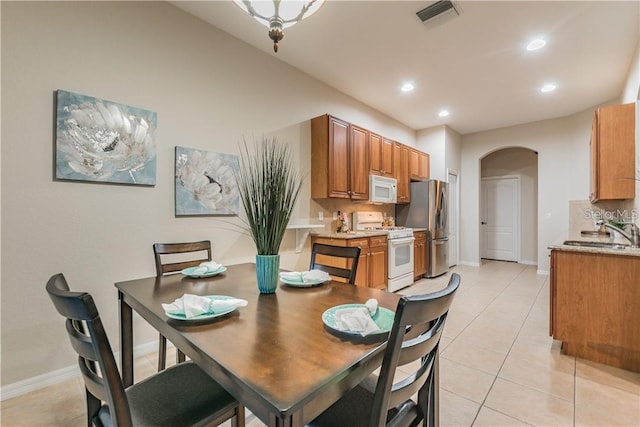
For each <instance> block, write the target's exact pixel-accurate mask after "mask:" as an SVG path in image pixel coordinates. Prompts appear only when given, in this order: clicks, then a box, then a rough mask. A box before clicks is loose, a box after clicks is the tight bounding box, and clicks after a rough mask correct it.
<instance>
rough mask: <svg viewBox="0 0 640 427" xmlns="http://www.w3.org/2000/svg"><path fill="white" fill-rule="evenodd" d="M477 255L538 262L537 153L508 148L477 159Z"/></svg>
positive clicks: (519, 148) (518, 148) (532, 262)
mask: <svg viewBox="0 0 640 427" xmlns="http://www.w3.org/2000/svg"><path fill="white" fill-rule="evenodd" d="M480 181H481V183H480V199H479V204H480V211H479V212H480V228H479V233H480V235H479V242H480V258H484V259H497V260H502V261H515V262H519V263H523V264H532V265H536V264H537V262H538V259H537V258H538V256H537V254H538V153H537V152H536V151H533V150H531V149H528V148H522V147H509V148H503V149H500V150H496V151H493V152H491V153H489V154H487V155H485V156H484V157H483V158H482V159H481V160H480Z"/></svg>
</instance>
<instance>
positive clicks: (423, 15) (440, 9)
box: [416, 0, 460, 22]
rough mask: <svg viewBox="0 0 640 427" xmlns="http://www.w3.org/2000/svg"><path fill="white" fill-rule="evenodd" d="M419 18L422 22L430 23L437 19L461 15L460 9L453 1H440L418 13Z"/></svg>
mask: <svg viewBox="0 0 640 427" xmlns="http://www.w3.org/2000/svg"><path fill="white" fill-rule="evenodd" d="M416 15H418V18H420V20H421V21H422V22H428V21H431V20H432V19H435V18H437V17H444V16H445V15H446V16H448V17H449V18H452V17H454V16H458V15H460V11H459V8H458V7H457V6H456V5H455V4H454V3H453V2H452V1H451V0H438V1H436V2H434V3H432V4H430V5H429V6H427V7H425V8H424V9H422V10H421V11H420V12H416Z"/></svg>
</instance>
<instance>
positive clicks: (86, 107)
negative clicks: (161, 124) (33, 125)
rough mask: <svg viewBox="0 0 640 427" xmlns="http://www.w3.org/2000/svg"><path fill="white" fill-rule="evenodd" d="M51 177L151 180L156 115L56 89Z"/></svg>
mask: <svg viewBox="0 0 640 427" xmlns="http://www.w3.org/2000/svg"><path fill="white" fill-rule="evenodd" d="M56 100H57V103H56V179H63V180H73V181H92V182H106V183H118V184H136V185H148V186H149V185H155V184H156V142H155V134H156V128H157V125H158V119H157V114H156V113H155V112H153V111H147V110H143V109H141V108H135V107H130V106H127V105H123V104H118V103H116V102H112V101H105V100H103V99H98V98H94V97H91V96H86V95H81V94H78V93H73V92H67V91H64V90H58V91H57V94H56Z"/></svg>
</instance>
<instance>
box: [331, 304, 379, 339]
mask: <svg viewBox="0 0 640 427" xmlns="http://www.w3.org/2000/svg"><path fill="white" fill-rule="evenodd" d="M370 301H372V300H369V301H367V306H365V307H355V308H341V309H339V310H336V311H335V313H333V318H334V319H335V321H336V326H337V327H338V329H340V330H341V331H347V332H358V333H359V334H360V335H362V336H363V337H364V336H366V335H369V334H372V333H374V332H380V328H379V327H378V325H376V322H374V321H373V319H372V318H371V316H372V314H374V313H375V310H377V308H378V302H377V301H375V300H373V301H375V310H374V311H373V312H372V313H371V312H370V309H371V308H372V307H370V306H372V304H371V303H370Z"/></svg>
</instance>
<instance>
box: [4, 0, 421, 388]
mask: <svg viewBox="0 0 640 427" xmlns="http://www.w3.org/2000/svg"><path fill="white" fill-rule="evenodd" d="M1 8H2V11H1V16H2V124H3V125H4V126H3V127H2V188H1V191H2V212H1V214H2V230H1V232H2V234H1V239H2V242H1V243H2V267H3V268H2V276H1V280H2V281H1V284H2V301H1V304H2V305H1V308H2V330H1V332H2V385H3V386H6V385H11V384H14V383H17V382H21V381H23V380H27V379H30V378H34V377H36V376H38V375H41V374H46V373H51V372H54V371H56V370H59V369H62V368H66V367H69V366H72V365H73V364H74V363H75V358H74V357H73V356H72V351H71V349H70V346H69V343H68V340H67V338H66V336H65V334H64V331H63V323H62V319H61V318H60V317H59V315H57V313H55V311H54V309H53V306H52V304H51V302H50V301H49V299H48V298H47V296H46V294H45V291H44V284H45V282H46V280H47V279H48V278H49V277H50V276H51V275H52V274H54V273H57V272H64V273H65V275H66V276H67V278H68V280H69V282H70V284H71V286H72V287H73V288H75V289H81V290H87V291H89V292H91V293H92V294H93V295H94V297H95V299H96V302H97V304H98V306H99V308H100V310H101V312H102V315H103V318H104V321H105V325H106V328H107V330H108V331H109V337H110V338H111V340H112V345H113V346H114V347H115V349H116V350H117V348H118V342H117V336H118V335H117V325H118V317H117V316H118V309H117V300H116V298H117V295H116V290H115V288H114V286H113V284H114V282H117V281H122V280H127V279H134V278H139V277H145V276H149V275H152V274H154V266H153V256H152V249H151V245H152V243H153V242H156V241H184V240H192V239H193V240H197V239H211V240H212V242H213V252H214V258H215V259H216V260H217V261H219V262H223V263H236V262H241V261H244V260H251V259H253V255H254V253H255V251H254V248H253V245H252V242H251V241H250V239H249V238H248V237H246V236H243V235H240V234H239V233H237V232H234V231H230V230H229V228H230V227H229V226H228V225H227V224H225V223H224V222H222V221H221V220H220V219H217V218H214V217H204V218H175V217H174V213H173V212H174V179H173V173H174V147H175V146H176V145H180V146H185V147H191V148H198V149H206V150H210V151H217V152H226V153H237V152H238V146H237V144H238V143H239V142H240V141H241V140H242V137H243V136H247V137H249V138H251V137H252V136H261V135H262V134H263V133H265V134H275V135H278V136H279V137H281V138H282V139H284V140H287V141H288V142H289V143H290V144H291V146H292V148H293V150H294V153H295V155H296V156H297V158H298V159H299V161H300V165H301V167H302V169H303V170H306V171H309V169H310V159H309V157H310V154H309V153H310V149H309V138H310V137H309V119H310V118H311V117H314V116H317V115H321V114H324V113H332V114H335V115H337V116H338V117H341V118H343V119H345V120H348V121H351V122H354V123H358V124H360V125H361V126H364V127H367V128H369V129H371V130H373V131H376V132H379V133H380V134H382V135H385V136H388V137H389V138H392V139H395V140H398V141H402V142H404V143H406V144H408V145H412V146H415V132H414V131H413V130H411V129H409V128H406V127H404V126H402V125H400V124H399V123H397V122H395V121H393V120H391V119H389V118H387V117H385V116H383V115H381V114H380V113H378V112H376V111H374V110H372V109H370V108H368V107H366V106H365V105H362V104H360V103H358V102H356V101H355V100H353V99H352V98H349V97H347V96H345V95H343V94H341V93H339V92H337V91H335V90H334V89H331V88H329V87H327V86H326V85H324V84H322V83H320V82H318V81H317V80H314V79H312V78H310V77H308V76H307V75H305V74H302V73H300V72H299V71H297V70H295V69H293V68H291V67H289V66H287V65H285V64H284V63H282V62H280V61H278V60H277V59H275V58H274V56H273V55H267V54H264V53H262V52H260V51H258V50H256V49H254V48H252V47H250V46H248V45H246V44H244V43H242V42H240V41H238V40H236V39H234V38H232V37H230V36H229V35H227V34H225V33H222V32H220V31H218V30H216V29H215V28H212V27H211V26H209V25H207V24H205V23H204V22H202V21H200V20H198V19H196V18H194V17H192V16H191V15H188V14H186V13H184V12H182V11H180V10H179V9H176V8H175V7H173V6H172V5H170V4H168V3H164V2H159V3H156V2H140V3H138V2H120V3H115V2H44V3H33V2H15V3H13V2H6V1H3V2H1ZM56 89H64V90H68V91H72V92H78V93H82V94H86V95H90V96H95V97H98V98H103V99H107V100H111V101H116V102H120V103H123V104H127V105H131V106H136V107H140V108H144V109H148V110H153V111H156V112H157V113H158V131H157V155H158V164H157V185H156V186H155V187H134V186H117V185H98V184H88V183H73V182H59V181H54V180H53V179H52V175H53V170H52V169H53V151H54V150H53V144H54V136H53V135H54V119H55V118H54V91H55V90H56ZM308 196H309V183H308V181H307V183H306V185H305V189H304V192H303V196H302V203H301V204H300V206H299V207H298V210H297V213H296V214H297V215H298V216H300V217H307V216H309V215H313V214H314V212H311V211H310V203H309V201H308ZM226 219H229V218H226ZM230 220H231V221H232V222H235V223H237V222H238V221H237V219H233V218H231V219H230ZM294 240H295V233H293V232H288V233H287V235H286V236H285V241H284V243H283V247H282V251H283V267H285V268H296V266H305V264H306V263H307V262H308V245H307V247H306V248H305V251H303V253H302V254H296V253H295V252H294V246H295V241H294ZM154 339H156V334H155V333H154V332H153V331H152V330H151V328H149V327H148V326H146V325H145V324H144V322H142V321H140V320H139V319H138V320H137V321H136V341H135V344H136V345H140V344H144V343H146V342H149V341H152V340H154Z"/></svg>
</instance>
